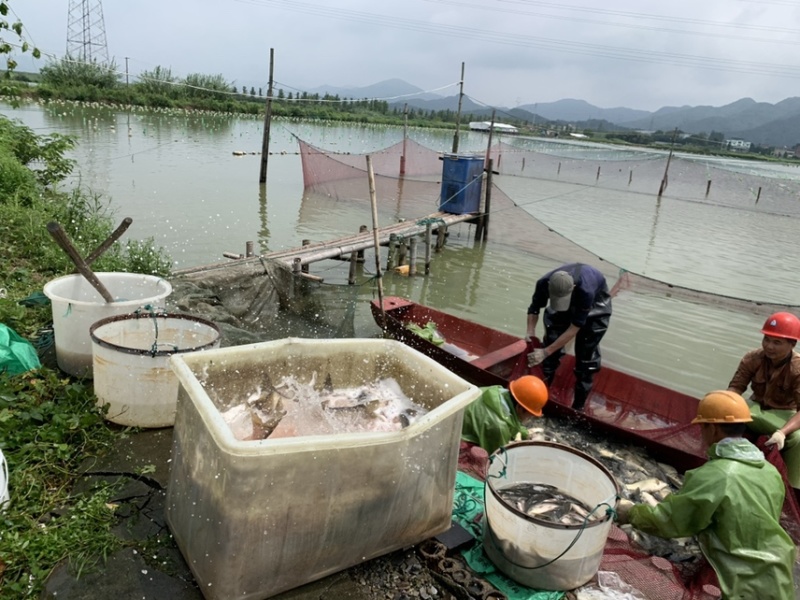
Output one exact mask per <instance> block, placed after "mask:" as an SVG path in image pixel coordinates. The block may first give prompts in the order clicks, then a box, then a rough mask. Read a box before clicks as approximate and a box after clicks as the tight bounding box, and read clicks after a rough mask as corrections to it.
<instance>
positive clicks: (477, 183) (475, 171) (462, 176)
mask: <svg viewBox="0 0 800 600" xmlns="http://www.w3.org/2000/svg"><path fill="white" fill-rule="evenodd" d="M442 162H443V167H442V191H441V194H440V196H439V210H441V211H444V212H448V213H452V214H456V215H463V214H466V213H476V212H478V211H479V210H480V206H481V189H482V186H483V156H464V155H459V154H445V155H444V158H443V159H442Z"/></svg>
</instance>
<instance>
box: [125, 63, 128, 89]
mask: <svg viewBox="0 0 800 600" xmlns="http://www.w3.org/2000/svg"><path fill="white" fill-rule="evenodd" d="M125 87H128V57H127V56H126V57H125Z"/></svg>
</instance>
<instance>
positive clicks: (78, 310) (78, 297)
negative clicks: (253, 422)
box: [44, 273, 172, 377]
mask: <svg viewBox="0 0 800 600" xmlns="http://www.w3.org/2000/svg"><path fill="white" fill-rule="evenodd" d="M95 275H97V277H98V278H99V279H100V281H101V282H102V283H103V285H104V286H106V288H107V289H108V291H109V293H110V294H111V295H112V296H113V298H114V302H111V303H107V302H106V301H105V300H104V299H103V297H102V296H101V295H100V293H99V292H98V291H97V290H96V289H94V287H93V286H92V284H91V283H89V282H88V281H87V280H86V279H85V278H84V277H83V276H82V275H77V274H76V275H66V276H64V277H59V278H57V279H53V280H52V281H49V282H48V283H47V284H45V286H44V294H45V295H46V296H47V297H48V298H50V303H51V304H52V307H53V333H54V334H55V342H56V360H57V362H58V367H59V368H60V369H61V370H62V371H64V372H65V373H69V374H70V375H75V376H76V377H91V376H92V343H91V340H90V339H89V327H91V326H92V323H94V322H96V321H99V320H100V319H104V318H106V317H111V316H114V315H124V314H129V313H132V312H133V311H135V310H136V309H137V308H139V307H140V306H154V307H155V306H160V307H163V306H164V304H165V298H166V297H167V296H169V295H170V293H172V285H170V283H169V282H168V281H167V280H165V279H162V278H161V277H155V276H154V275H141V274H138V273H95Z"/></svg>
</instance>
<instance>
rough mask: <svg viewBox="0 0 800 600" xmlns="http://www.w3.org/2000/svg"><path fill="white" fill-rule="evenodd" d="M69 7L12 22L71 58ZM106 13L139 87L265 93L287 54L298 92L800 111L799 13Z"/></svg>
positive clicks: (44, 5)
mask: <svg viewBox="0 0 800 600" xmlns="http://www.w3.org/2000/svg"><path fill="white" fill-rule="evenodd" d="M86 2H88V3H89V5H94V4H99V3H100V0H86ZM70 4H77V5H80V4H81V2H75V1H74V0H72V1H67V0H10V6H11V8H12V10H13V11H14V13H13V14H11V15H10V16H11V17H12V20H13V17H14V16H16V17H18V18H19V19H21V20H22V22H23V24H24V26H25V29H26V34H27V37H28V39H29V40H30V41H32V42H33V43H35V44H36V45H37V46H38V47H39V48H40V49H41V50H42V51H44V52H47V53H49V54H53V55H56V56H58V57H61V56H63V55H64V54H65V52H66V49H67V22H68V7H69V5H70ZM102 11H103V16H104V22H105V31H106V39H107V43H108V53H109V56H110V57H112V58H113V59H115V60H116V64H117V66H118V68H119V69H120V70H121V71H123V72H124V70H125V64H126V60H125V57H128V61H127V63H128V68H129V72H130V74H131V75H132V76H133V75H135V74H136V73H139V72H140V71H142V70H149V69H153V68H154V67H156V66H157V65H161V66H163V67H170V68H171V69H172V72H173V74H175V75H177V76H179V77H183V76H185V75H187V74H189V73H202V74H207V75H214V74H218V73H219V74H222V75H223V76H224V77H225V78H226V79H227V80H229V81H231V82H234V83H236V84H237V85H242V84H244V85H247V86H255V87H263V89H264V92H266V89H267V82H268V78H269V51H270V48H274V50H275V80H276V81H277V82H279V85H278V87H282V88H283V89H284V90H286V91H290V90H291V89H292V88H296V89H301V90H308V89H313V88H316V87H319V86H321V85H324V84H330V85H334V86H337V87H349V86H358V87H362V86H367V85H371V84H373V83H377V82H379V81H383V80H385V79H393V78H399V79H403V80H405V81H407V82H408V83H410V84H413V85H415V86H417V87H419V88H422V89H423V90H426V91H428V90H437V91H436V93H438V94H441V95H454V94H457V93H458V87H457V85H455V84H457V82H458V80H459V79H460V74H461V63H462V62H463V63H465V78H464V92H465V93H466V94H467V95H469V96H470V97H471V98H473V99H474V100H476V101H478V102H482V103H484V104H488V105H492V106H497V107H513V106H518V105H522V104H535V103H539V102H552V101H555V100H559V99H563V98H577V99H581V100H586V101H587V102H589V103H591V104H594V105H596V106H599V107H601V108H613V107H618V106H625V107H628V108H636V109H643V110H651V111H652V110H657V109H658V108H661V107H663V106H681V105H701V104H703V105H713V106H721V105H724V104H728V103H730V102H734V101H736V100H738V99H740V98H745V97H750V98H753V99H755V100H757V101H760V102H770V103H776V102H779V101H781V100H783V99H785V98H789V97H792V96H800V1H798V0H670V1H669V2H664V1H663V0H661V1H658V2H656V1H655V0H604V1H603V2H598V1H597V0H561V1H559V0H553V1H551V2H546V1H537V0H298V1H295V0H158V1H156V0H106V1H105V2H102ZM43 63H44V61H39V64H43ZM27 67H30V63H27V62H22V61H20V68H21V69H23V70H28V69H27ZM445 86H449V87H445Z"/></svg>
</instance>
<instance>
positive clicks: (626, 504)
mask: <svg viewBox="0 0 800 600" xmlns="http://www.w3.org/2000/svg"><path fill="white" fill-rule="evenodd" d="M634 506H636V505H635V504H634V503H633V502H631V501H630V500H627V499H625V498H620V499H619V502H618V503H617V508H616V511H617V522H618V523H619V524H621V525H625V523H627V522H628V516H629V515H630V512H631V509H632V508H633V507H634Z"/></svg>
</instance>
